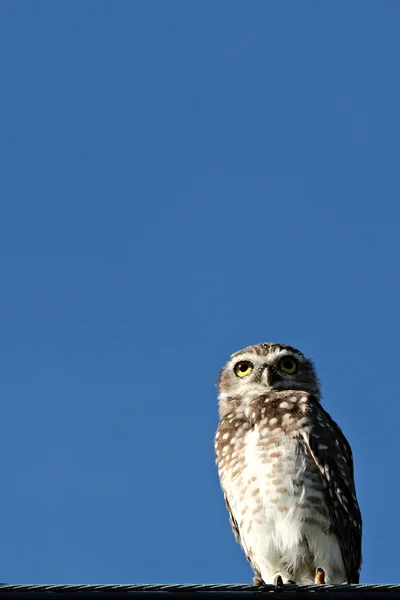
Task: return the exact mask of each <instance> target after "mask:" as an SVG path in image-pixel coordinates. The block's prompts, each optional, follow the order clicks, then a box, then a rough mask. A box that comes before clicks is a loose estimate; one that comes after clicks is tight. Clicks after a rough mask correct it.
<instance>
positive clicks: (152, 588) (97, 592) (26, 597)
mask: <svg viewBox="0 0 400 600" xmlns="http://www.w3.org/2000/svg"><path fill="white" fill-rule="evenodd" d="M263 593H264V594H272V595H273V596H275V597H276V598H279V599H280V600H285V597H286V599H288V597H292V598H294V597H295V599H296V600H322V599H323V600H329V599H332V600H350V599H351V598H353V599H357V600H358V599H361V598H364V599H365V598H368V600H378V599H379V598H382V596H383V595H387V594H391V595H392V597H393V595H396V594H397V595H398V598H399V600H400V585H398V584H384V585H378V584H359V585H354V584H353V585H299V586H297V585H284V586H283V588H282V589H279V590H277V589H276V588H275V586H272V585H266V586H263V587H260V588H259V587H254V586H251V585H240V584H239V585H238V584H236V585H229V584H227V585H224V584H219V585H212V584H210V585H207V584H201V585H198V584H193V585H191V584H143V585H141V584H134V585H118V584H116V585H113V584H111V585H9V584H0V596H1V597H2V598H1V600H15V596H18V597H19V600H56V596H62V597H63V600H112V599H116V598H118V600H162V598H166V596H168V600H172V598H173V599H174V600H260V594H263ZM78 597H79V598H78Z"/></svg>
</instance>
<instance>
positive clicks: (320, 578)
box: [314, 567, 325, 585]
mask: <svg viewBox="0 0 400 600" xmlns="http://www.w3.org/2000/svg"><path fill="white" fill-rule="evenodd" d="M314 583H316V584H317V585H324V584H325V571H324V570H323V569H321V567H318V569H317V571H316V573H315V580H314Z"/></svg>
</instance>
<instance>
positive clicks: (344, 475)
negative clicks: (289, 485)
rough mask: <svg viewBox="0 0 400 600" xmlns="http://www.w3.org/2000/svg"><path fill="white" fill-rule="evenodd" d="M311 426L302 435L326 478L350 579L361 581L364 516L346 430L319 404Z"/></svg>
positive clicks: (314, 406) (345, 565) (332, 513)
mask: <svg viewBox="0 0 400 600" xmlns="http://www.w3.org/2000/svg"><path fill="white" fill-rule="evenodd" d="M308 416H309V417H310V422H311V430H310V432H305V431H304V432H303V433H302V435H303V437H304V439H305V441H306V443H307V445H308V448H309V451H310V453H311V455H312V457H313V459H314V461H315V463H316V465H317V466H318V468H319V470H320V472H321V475H322V478H323V479H324V481H325V484H324V487H325V490H326V500H327V504H328V506H329V510H330V514H331V518H332V521H333V525H334V529H335V533H336V535H337V538H338V542H339V546H340V550H341V553H342V559H343V563H344V567H345V570H346V576H347V582H348V583H358V582H359V578H360V566H361V535H362V519H361V513H360V509H359V507H358V503H357V498H356V490H355V485H354V467H353V456H352V452H351V449H350V446H349V443H348V442H347V440H346V438H345V436H344V434H343V432H342V430H341V429H340V427H339V426H338V425H337V424H336V423H335V422H334V421H333V420H332V418H331V417H330V415H329V414H328V413H327V412H326V411H325V410H324V409H323V408H322V406H321V405H320V404H319V403H318V404H314V403H312V405H311V407H310V414H309V415H308Z"/></svg>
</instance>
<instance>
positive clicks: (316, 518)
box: [215, 343, 362, 585]
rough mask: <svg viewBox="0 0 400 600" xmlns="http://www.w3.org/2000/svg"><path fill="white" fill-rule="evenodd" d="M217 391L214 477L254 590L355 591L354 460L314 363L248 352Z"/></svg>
mask: <svg viewBox="0 0 400 600" xmlns="http://www.w3.org/2000/svg"><path fill="white" fill-rule="evenodd" d="M218 388H219V413H220V421H219V424H218V428H217V432H216V435H215V452H216V462H217V467H218V473H219V478H220V482H221V487H222V490H223V493H224V497H225V502H226V505H227V508H228V511H229V515H230V521H231V525H232V528H233V531H234V534H235V537H236V539H237V541H238V542H239V543H240V545H241V547H242V549H243V551H244V553H245V554H246V557H247V559H248V561H249V562H250V565H251V567H252V569H253V571H254V576H255V577H254V580H253V581H254V583H255V584H262V583H272V584H275V585H276V584H278V585H282V584H284V583H297V584H302V583H304V584H305V583H331V584H335V583H358V581H359V576H360V567H361V535H362V520H361V514H360V510H359V507H358V503H357V498H356V490H355V485H354V473H353V458H352V452H351V449H350V446H349V443H348V442H347V440H346V438H345V436H344V435H343V433H342V431H341V429H340V428H339V426H338V425H337V424H336V423H335V422H334V421H333V420H332V418H331V417H330V415H329V414H328V413H327V412H326V410H324V408H322V406H321V392H320V385H319V381H318V379H317V376H316V374H315V371H314V367H313V364H312V362H311V361H310V360H308V359H307V358H305V356H304V355H303V354H302V353H301V352H300V351H299V350H296V349H295V348H292V347H291V346H286V345H282V344H275V343H263V344H257V345H255V346H249V347H247V348H245V349H244V350H240V351H239V352H236V353H235V354H232V356H231V358H230V360H229V361H228V363H227V364H226V365H225V367H224V368H223V369H222V371H221V373H220V376H219V384H218Z"/></svg>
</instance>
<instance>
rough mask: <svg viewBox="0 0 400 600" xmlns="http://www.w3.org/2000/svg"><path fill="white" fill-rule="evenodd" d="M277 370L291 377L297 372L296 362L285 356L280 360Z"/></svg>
mask: <svg viewBox="0 0 400 600" xmlns="http://www.w3.org/2000/svg"><path fill="white" fill-rule="evenodd" d="M279 368H280V369H281V371H284V372H285V373H289V375H292V374H293V373H296V371H297V362H296V361H295V360H294V358H290V357H289V356H286V357H285V358H282V360H281V361H280V363H279Z"/></svg>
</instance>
